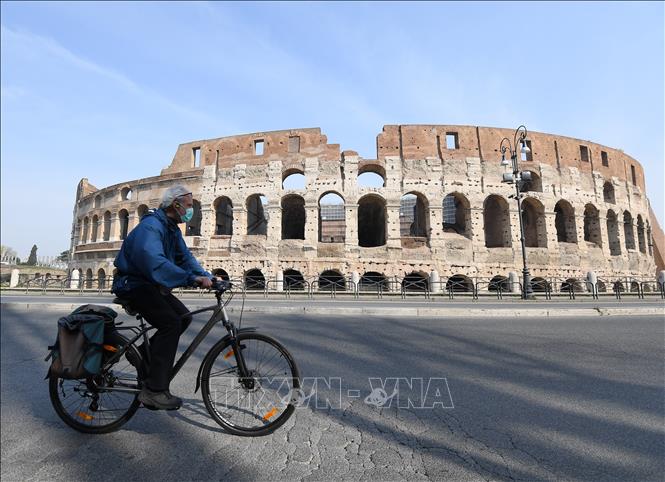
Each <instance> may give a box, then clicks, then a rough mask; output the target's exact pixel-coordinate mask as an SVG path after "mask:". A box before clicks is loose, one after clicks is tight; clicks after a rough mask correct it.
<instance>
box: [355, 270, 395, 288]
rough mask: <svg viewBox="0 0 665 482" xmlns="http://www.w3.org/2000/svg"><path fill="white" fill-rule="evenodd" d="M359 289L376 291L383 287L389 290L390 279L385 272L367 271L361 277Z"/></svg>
mask: <svg viewBox="0 0 665 482" xmlns="http://www.w3.org/2000/svg"><path fill="white" fill-rule="evenodd" d="M358 289H359V290H360V291H376V290H378V289H381V291H388V290H389V287H388V280H387V279H386V277H385V276H384V274H383V273H378V272H376V271H367V272H366V273H364V274H363V275H362V276H361V277H360V281H359V282H358Z"/></svg>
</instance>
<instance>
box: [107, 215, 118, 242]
mask: <svg viewBox="0 0 665 482" xmlns="http://www.w3.org/2000/svg"><path fill="white" fill-rule="evenodd" d="M119 239H120V217H119V216H118V213H117V212H115V213H112V214H111V226H110V228H109V241H118V240H119Z"/></svg>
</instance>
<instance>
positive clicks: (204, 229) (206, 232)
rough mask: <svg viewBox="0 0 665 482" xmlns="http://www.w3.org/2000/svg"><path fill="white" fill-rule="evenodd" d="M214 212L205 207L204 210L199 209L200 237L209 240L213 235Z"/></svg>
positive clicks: (208, 206)
mask: <svg viewBox="0 0 665 482" xmlns="http://www.w3.org/2000/svg"><path fill="white" fill-rule="evenodd" d="M215 215H216V213H215V210H214V209H212V208H211V206H210V205H207V206H206V207H205V208H204V207H201V237H202V238H204V239H210V236H212V235H213V234H215Z"/></svg>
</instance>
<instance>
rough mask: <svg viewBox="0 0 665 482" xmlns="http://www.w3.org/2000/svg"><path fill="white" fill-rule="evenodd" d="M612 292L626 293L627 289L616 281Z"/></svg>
mask: <svg viewBox="0 0 665 482" xmlns="http://www.w3.org/2000/svg"><path fill="white" fill-rule="evenodd" d="M612 291H613V292H615V293H616V292H623V291H626V289H625V288H624V286H623V283H622V282H621V281H615V282H614V283H613V284H612Z"/></svg>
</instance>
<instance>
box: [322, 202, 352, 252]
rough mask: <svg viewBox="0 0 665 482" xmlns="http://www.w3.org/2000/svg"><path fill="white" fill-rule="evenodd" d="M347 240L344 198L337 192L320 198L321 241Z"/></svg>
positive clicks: (340, 241) (336, 241) (339, 241)
mask: <svg viewBox="0 0 665 482" xmlns="http://www.w3.org/2000/svg"><path fill="white" fill-rule="evenodd" d="M345 240H346V216H345V212H344V199H343V198H342V196H340V195H339V194H337V193H336V192H329V193H326V194H324V195H323V196H321V197H320V198H319V242H321V243H343V242H344V241H345Z"/></svg>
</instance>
